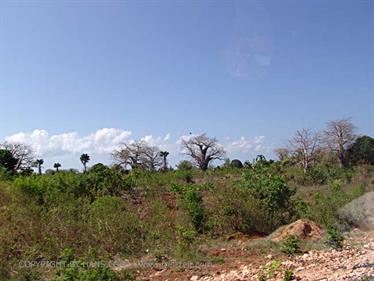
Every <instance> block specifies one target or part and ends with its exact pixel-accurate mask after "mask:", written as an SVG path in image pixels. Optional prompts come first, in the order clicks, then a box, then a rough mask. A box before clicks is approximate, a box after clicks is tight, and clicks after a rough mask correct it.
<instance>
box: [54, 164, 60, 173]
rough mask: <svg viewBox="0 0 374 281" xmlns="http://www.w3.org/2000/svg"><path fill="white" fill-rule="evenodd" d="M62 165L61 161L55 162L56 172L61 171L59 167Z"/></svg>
mask: <svg viewBox="0 0 374 281" xmlns="http://www.w3.org/2000/svg"><path fill="white" fill-rule="evenodd" d="M60 167H61V164H60V163H54V164H53V168H55V169H56V173H58V172H59V168H60Z"/></svg>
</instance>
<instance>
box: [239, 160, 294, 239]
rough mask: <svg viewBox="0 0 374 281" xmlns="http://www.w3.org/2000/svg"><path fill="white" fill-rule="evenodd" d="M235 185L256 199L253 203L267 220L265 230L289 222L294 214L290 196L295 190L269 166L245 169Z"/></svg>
mask: <svg viewBox="0 0 374 281" xmlns="http://www.w3.org/2000/svg"><path fill="white" fill-rule="evenodd" d="M236 185H237V186H238V187H239V188H243V189H247V190H249V191H250V194H251V197H253V199H254V200H257V201H258V202H256V203H255V204H254V205H255V206H258V208H259V209H260V210H261V212H262V213H263V215H262V216H265V217H266V221H267V222H268V226H267V227H266V228H265V229H264V230H265V232H271V231H272V230H274V229H276V228H277V227H279V226H280V225H282V224H285V223H287V222H289V219H290V218H291V217H292V216H293V215H294V212H295V208H294V206H293V201H292V200H291V197H292V196H293V195H294V194H295V190H294V189H292V188H290V187H289V186H288V185H287V183H286V181H285V180H284V179H283V177H282V176H281V175H277V174H274V173H272V171H271V168H269V167H267V166H266V165H262V164H261V165H260V164H259V165H255V166H254V168H253V169H250V170H248V171H246V172H245V173H244V179H243V180H241V181H239V182H238V183H237V184H236ZM254 200H252V201H254ZM260 206H261V207H260Z"/></svg>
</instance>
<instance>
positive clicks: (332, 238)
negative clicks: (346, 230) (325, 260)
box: [326, 228, 344, 250]
mask: <svg viewBox="0 0 374 281" xmlns="http://www.w3.org/2000/svg"><path fill="white" fill-rule="evenodd" d="M343 241H344V236H343V235H342V233H341V232H340V231H339V230H338V229H336V228H329V229H328V230H327V240H326V244H327V245H328V246H330V247H331V248H333V249H335V250H341V249H342V248H343Z"/></svg>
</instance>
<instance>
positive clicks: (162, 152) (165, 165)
mask: <svg viewBox="0 0 374 281" xmlns="http://www.w3.org/2000/svg"><path fill="white" fill-rule="evenodd" d="M168 155H169V152H168V151H160V156H161V157H162V159H163V161H162V162H163V165H162V166H163V168H162V169H163V170H165V171H166V170H167V168H168V162H167V160H166V158H167V157H168Z"/></svg>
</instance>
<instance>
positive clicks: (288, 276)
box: [283, 270, 294, 281]
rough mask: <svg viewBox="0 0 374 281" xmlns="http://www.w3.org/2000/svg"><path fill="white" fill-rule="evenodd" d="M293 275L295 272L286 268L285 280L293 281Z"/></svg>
mask: <svg viewBox="0 0 374 281" xmlns="http://www.w3.org/2000/svg"><path fill="white" fill-rule="evenodd" d="M293 277H294V275H293V272H292V271H290V270H286V271H285V272H284V276H283V281H291V280H292V279H293Z"/></svg>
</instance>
